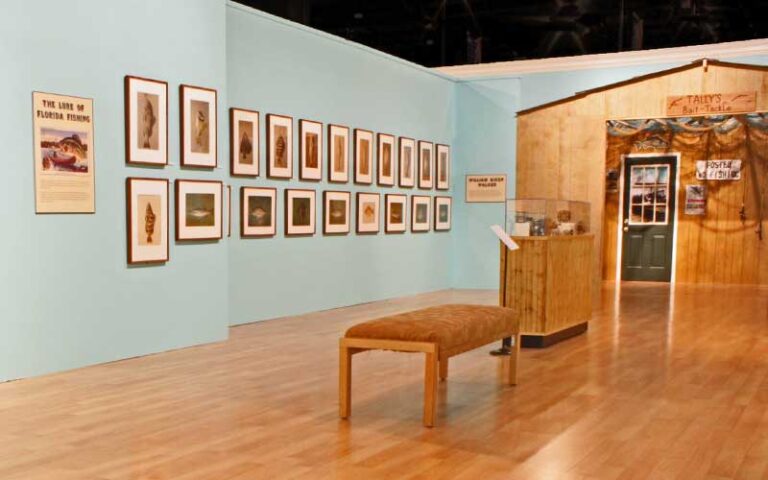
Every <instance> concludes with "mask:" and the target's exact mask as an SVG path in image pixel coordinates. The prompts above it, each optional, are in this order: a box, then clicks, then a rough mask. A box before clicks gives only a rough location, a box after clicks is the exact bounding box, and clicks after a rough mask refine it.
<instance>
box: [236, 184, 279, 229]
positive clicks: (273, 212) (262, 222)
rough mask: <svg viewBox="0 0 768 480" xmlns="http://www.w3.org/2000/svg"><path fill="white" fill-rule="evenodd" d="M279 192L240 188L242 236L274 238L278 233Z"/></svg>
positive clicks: (261, 188)
mask: <svg viewBox="0 0 768 480" xmlns="http://www.w3.org/2000/svg"><path fill="white" fill-rule="evenodd" d="M276 221H277V190H276V189H274V188H267V187H259V188H255V187H240V236H241V237H243V238H258V237H272V236H274V235H275V234H276V233H277V223H276Z"/></svg>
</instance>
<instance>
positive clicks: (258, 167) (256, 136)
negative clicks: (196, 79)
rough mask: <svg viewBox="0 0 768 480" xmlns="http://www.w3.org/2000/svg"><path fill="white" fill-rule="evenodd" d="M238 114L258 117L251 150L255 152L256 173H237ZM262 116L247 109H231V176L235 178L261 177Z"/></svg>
mask: <svg viewBox="0 0 768 480" xmlns="http://www.w3.org/2000/svg"><path fill="white" fill-rule="evenodd" d="M238 112H242V113H246V114H251V115H256V125H255V127H256V128H254V135H253V139H251V148H252V152H253V163H254V164H255V165H256V173H239V172H236V171H235V170H236V165H237V163H236V159H235V150H237V149H236V148H235V142H237V141H238V139H236V138H235V114H236V113H238ZM260 130H261V114H260V113H259V112H258V111H256V110H248V109H245V108H236V107H231V108H230V109H229V174H230V175H231V176H233V177H243V178H256V177H259V176H260V175H261V155H260V147H261V142H259V138H260V135H261V132H260Z"/></svg>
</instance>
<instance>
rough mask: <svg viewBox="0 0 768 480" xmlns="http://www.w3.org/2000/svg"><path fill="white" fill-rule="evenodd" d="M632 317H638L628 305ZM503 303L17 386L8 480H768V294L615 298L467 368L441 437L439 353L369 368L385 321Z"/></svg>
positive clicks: (444, 298)
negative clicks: (581, 327)
mask: <svg viewBox="0 0 768 480" xmlns="http://www.w3.org/2000/svg"><path fill="white" fill-rule="evenodd" d="M617 300H618V303H617ZM495 301H496V293H495V292H489V291H445V292H437V293H433V294H426V295H420V296H414V297H408V298H402V299H396V300H390V301H385V302H378V303H372V304H367V305H360V306H355V307H350V308H344V309H339V310H332V311H327V312H320V313H315V314H311V315H304V316H300V317H292V318H286V319H281V320H276V321H270V322H262V323H258V324H252V325H247V326H242V327H237V328H234V329H232V332H231V339H230V340H229V341H227V342H225V343H220V344H214V345H207V346H203V347H196V348H189V349H184V350H179V351H174V352H169V353H164V354H159V355H154V356H149V357H144V358H137V359H131V360H126V361H122V362H117V363H112V364H107V365H100V366H95V367H89V368H84V369H80V370H76V371H71V372H66V373H62V374H57V375H50V376H46V377H42V378H34V379H27V380H22V381H16V382H10V383H6V384H2V385H0V479H3V480H21V479H23V480H43V479H45V480H70V479H73V480H74V479H77V480H84V479H85V480H90V479H94V480H115V479H146V480H150V479H152V480H160V479H174V480H186V479H206V480H218V479H232V480H234V479H237V480H245V479H282V478H297V479H323V478H341V479H375V478H391V479H401V478H408V479H429V478H456V479H492V478H509V479H524V480H539V479H625V480H629V479H646V478H648V479H685V480H693V479H707V480H716V479H717V480H722V479H741V480H758V479H768V290H766V289H759V288H756V287H721V288H716V287H678V288H677V289H676V290H675V293H674V295H673V296H671V295H670V293H669V290H668V288H667V287H666V286H663V285H641V284H637V285H625V286H623V288H622V289H621V290H620V292H616V291H615V290H614V289H613V287H611V286H606V287H605V290H604V291H603V300H602V304H601V307H600V309H599V311H598V312H596V314H595V319H594V321H593V322H592V324H591V326H590V330H589V332H588V333H587V334H585V335H582V336H580V337H577V338H574V339H571V340H568V341H566V342H564V343H561V344H559V345H556V346H554V347H550V348H549V349H546V350H523V352H522V355H521V363H520V373H519V375H520V376H519V380H520V381H519V385H518V386H517V387H508V386H505V385H504V382H503V381H501V379H500V375H502V371H501V369H500V367H499V366H500V361H499V360H498V359H496V358H493V357H490V356H489V355H488V354H487V351H488V349H487V348H484V349H479V350H475V351H473V352H470V353H467V354H464V355H460V356H458V357H454V358H453V359H452V361H451V371H450V376H449V379H448V382H447V383H443V384H441V385H440V391H439V400H438V402H439V403H438V405H439V406H438V416H437V427H436V428H434V429H426V428H424V427H422V425H421V413H422V411H421V410H422V375H423V361H424V359H423V355H404V354H395V353H387V352H372V353H366V354H361V355H359V356H357V357H356V358H355V363H354V373H353V375H354V380H353V398H352V402H353V404H352V405H353V410H352V417H351V419H350V421H348V422H347V421H340V420H339V419H338V417H337V415H338V407H337V378H336V375H337V365H338V364H337V361H338V359H337V355H338V348H337V345H338V343H337V342H338V338H339V336H340V335H341V334H342V332H343V331H344V330H345V328H347V327H348V326H350V325H352V324H353V323H356V322H359V321H362V320H364V319H367V318H371V317H375V316H379V315H384V314H390V313H394V312H400V311H405V310H410V309H414V308H417V307H422V306H427V305H433V304H439V303H448V302H469V303H488V304H492V303H494V302H495Z"/></svg>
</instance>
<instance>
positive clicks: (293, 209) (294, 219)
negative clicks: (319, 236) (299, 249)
mask: <svg viewBox="0 0 768 480" xmlns="http://www.w3.org/2000/svg"><path fill="white" fill-rule="evenodd" d="M285 234H286V235H287V236H299V235H314V234H315V191H314V190H301V189H290V188H289V189H286V190H285Z"/></svg>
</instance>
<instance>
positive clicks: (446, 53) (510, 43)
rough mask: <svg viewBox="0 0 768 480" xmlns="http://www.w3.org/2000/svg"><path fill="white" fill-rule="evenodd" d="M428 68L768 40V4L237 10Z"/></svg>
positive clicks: (463, 1)
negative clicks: (308, 28) (281, 20)
mask: <svg viewBox="0 0 768 480" xmlns="http://www.w3.org/2000/svg"><path fill="white" fill-rule="evenodd" d="M237 1H238V2H240V3H243V4H246V5H250V6H252V7H255V8H257V9H259V10H264V11H266V12H269V13H272V14H275V15H278V16H280V17H284V18H287V19H290V20H293V21H296V22H299V23H303V24H305V25H309V26H311V27H313V28H316V29H319V30H323V31H325V32H328V33H332V34H334V35H338V36H340V37H344V38H347V39H349V40H353V41H355V42H359V43H362V44H364V45H368V46H369V47H373V48H375V49H378V50H382V51H384V52H387V53H390V54H392V55H395V56H398V57H402V58H405V59H407V60H410V61H413V62H416V63H419V64H422V65H425V66H429V67H434V66H440V65H458V64H465V63H480V62H497V61H504V60H520V59H526V58H546V57H559V56H566V55H581V54H587V53H606V52H617V51H624V50H640V49H649V48H664V47H676V46H684V45H698V44H706V43H718V42H728V41H734V40H748V39H755V38H765V37H768V20H767V19H768V0H649V1H643V0H550V1H535V0H528V1H519V0H506V1H502V0H411V1H407V0H237Z"/></svg>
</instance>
